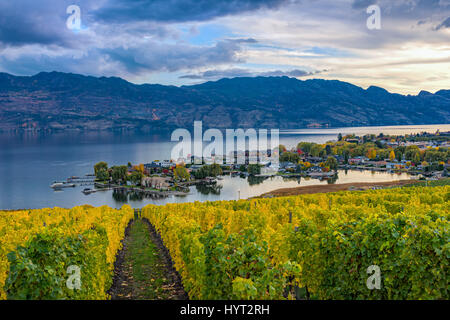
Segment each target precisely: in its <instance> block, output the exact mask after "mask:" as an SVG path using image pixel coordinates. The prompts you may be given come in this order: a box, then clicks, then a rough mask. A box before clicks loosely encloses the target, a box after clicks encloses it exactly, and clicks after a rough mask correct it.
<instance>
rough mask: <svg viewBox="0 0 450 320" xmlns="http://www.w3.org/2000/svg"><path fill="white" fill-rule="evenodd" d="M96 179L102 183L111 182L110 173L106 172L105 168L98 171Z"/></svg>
mask: <svg viewBox="0 0 450 320" xmlns="http://www.w3.org/2000/svg"><path fill="white" fill-rule="evenodd" d="M96 178H97V180H100V181H107V180H109V172H108V170H105V169H103V168H101V169H99V170H98V171H97V175H96Z"/></svg>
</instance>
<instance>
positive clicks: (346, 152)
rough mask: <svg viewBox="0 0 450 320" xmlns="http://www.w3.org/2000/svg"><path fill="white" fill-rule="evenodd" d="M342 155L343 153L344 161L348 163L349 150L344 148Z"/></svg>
mask: <svg viewBox="0 0 450 320" xmlns="http://www.w3.org/2000/svg"><path fill="white" fill-rule="evenodd" d="M343 155H344V163H345V164H348V158H349V155H350V151H348V150H344V152H343Z"/></svg>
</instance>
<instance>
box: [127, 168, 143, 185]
mask: <svg viewBox="0 0 450 320" xmlns="http://www.w3.org/2000/svg"><path fill="white" fill-rule="evenodd" d="M143 177H144V174H143V173H142V172H140V171H133V172H132V173H131V174H130V176H129V177H128V181H130V182H131V183H132V184H134V185H135V186H137V185H140V184H141V181H142V178H143Z"/></svg>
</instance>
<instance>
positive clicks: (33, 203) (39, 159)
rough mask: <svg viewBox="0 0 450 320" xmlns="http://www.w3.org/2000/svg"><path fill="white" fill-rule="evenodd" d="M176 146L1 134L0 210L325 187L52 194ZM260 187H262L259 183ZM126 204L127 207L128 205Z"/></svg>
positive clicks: (413, 129) (303, 134)
mask: <svg viewBox="0 0 450 320" xmlns="http://www.w3.org/2000/svg"><path fill="white" fill-rule="evenodd" d="M437 129H439V130H441V131H450V125H421V126H395V127H394V126H390V127H357V128H335V129H301V130H289V131H283V132H281V133H280V143H282V144H284V145H286V146H287V147H292V146H295V145H296V144H297V143H298V142H299V141H310V142H318V143H324V142H326V141H329V140H335V139H336V138H337V135H338V133H342V134H343V135H345V134H351V133H355V134H357V135H364V134H368V133H370V134H372V133H373V134H379V133H381V132H382V133H384V134H411V133H418V132H422V131H427V132H435V131H436V130H437ZM173 145H174V143H173V142H170V139H169V137H167V136H159V135H136V134H113V133H64V134H61V133H58V134H49V135H45V134H36V133H24V134H20V135H11V134H3V135H0V146H1V148H0V177H1V179H0V209H23V208H43V207H55V206H58V207H73V206H75V205H81V204H90V205H93V206H101V205H109V206H112V207H117V208H118V207H121V206H122V205H123V204H124V203H128V204H130V205H131V206H133V207H141V206H144V205H146V204H148V203H153V204H164V203H168V202H192V201H208V200H210V201H213V200H236V199H237V198H238V190H239V191H240V197H241V198H248V197H253V196H258V195H260V194H262V193H265V192H269V191H272V190H275V189H279V188H284V187H295V186H304V185H313V184H316V185H317V184H326V183H327V182H326V181H319V180H316V179H309V180H307V179H300V180H296V179H295V180H285V179H283V178H281V177H273V178H269V179H266V180H264V181H263V182H260V181H248V180H247V179H242V178H239V177H233V178H232V177H228V176H227V177H224V179H223V180H221V181H219V186H220V190H217V189H216V190H214V189H200V190H199V189H198V188H197V187H192V188H191V191H190V193H189V194H188V195H186V196H183V197H169V198H166V199H162V200H152V199H143V200H138V199H134V200H133V199H127V200H125V199H120V197H119V198H117V197H116V198H114V197H113V194H112V192H111V191H104V192H97V193H94V194H90V195H84V194H83V193H82V192H81V190H82V189H83V188H85V187H84V186H82V187H76V188H67V189H63V190H62V191H53V189H51V188H50V187H49V185H50V184H51V183H52V182H53V181H55V180H58V181H59V180H65V179H66V178H68V177H70V176H84V175H85V174H87V173H92V172H93V165H94V164H95V163H97V162H98V161H106V162H108V164H109V165H110V166H111V165H121V164H126V163H128V162H131V163H134V164H136V163H147V162H151V161H152V160H155V159H160V160H162V159H168V158H170V151H171V148H172V146H173ZM408 178H409V177H408V175H406V174H401V175H398V174H389V173H371V172H359V171H348V172H347V173H346V172H344V171H339V173H338V179H337V181H336V182H335V183H347V182H372V181H391V180H402V179H408ZM258 182H259V183H258ZM124 201H127V202H124Z"/></svg>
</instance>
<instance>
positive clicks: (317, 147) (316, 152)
mask: <svg viewBox="0 0 450 320" xmlns="http://www.w3.org/2000/svg"><path fill="white" fill-rule="evenodd" d="M321 151H322V146H321V145H319V144H314V145H313V146H311V150H310V154H311V155H312V156H313V157H318V156H319V155H320V152H321Z"/></svg>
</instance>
